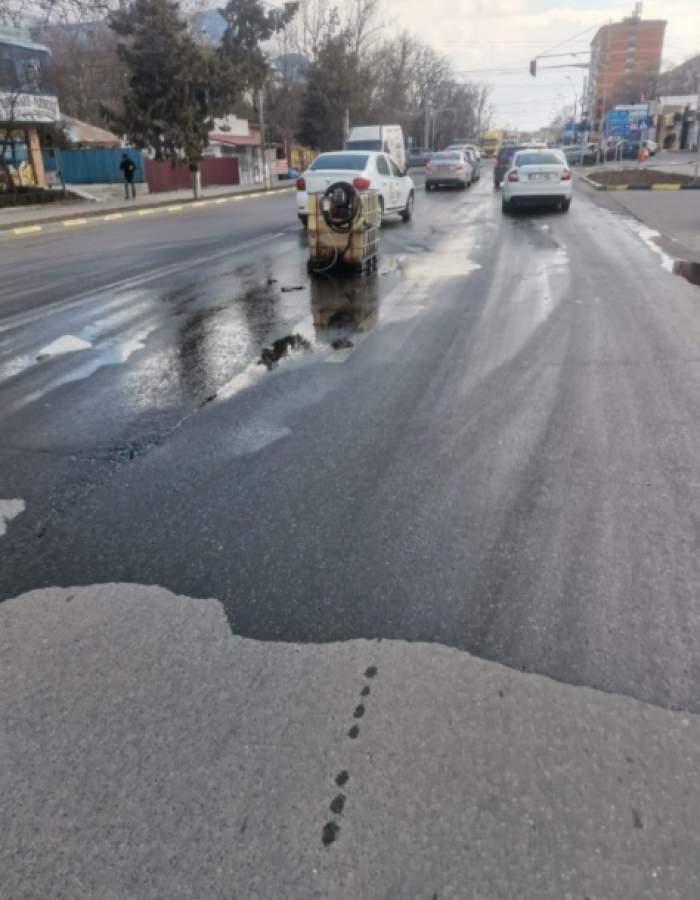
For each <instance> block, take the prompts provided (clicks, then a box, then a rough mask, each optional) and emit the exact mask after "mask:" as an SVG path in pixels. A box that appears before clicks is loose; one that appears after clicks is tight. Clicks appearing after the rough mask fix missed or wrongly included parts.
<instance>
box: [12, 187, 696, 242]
mask: <svg viewBox="0 0 700 900" xmlns="http://www.w3.org/2000/svg"><path fill="white" fill-rule="evenodd" d="M591 184H593V182H591ZM684 186H685V185H684ZM688 186H689V187H694V185H688ZM697 186H698V187H699V188H700V185H697ZM603 189H604V188H603ZM295 190H296V188H294V187H288V188H278V189H277V190H273V191H251V192H248V193H245V194H232V195H231V196H229V197H218V198H216V199H214V198H212V199H209V200H197V201H194V202H192V203H177V204H175V205H173V206H168V207H163V206H149V207H146V209H137V210H133V211H129V212H123V213H122V212H115V213H106V214H105V215H103V216H90V217H89V218H79V219H60V220H54V221H48V222H46V223H45V226H44V225H21V226H19V227H17V228H0V233H1V232H2V231H11V232H12V234H15V235H17V236H21V235H24V234H38V233H39V232H40V231H43V230H44V227H49V226H50V225H63V227H64V228H76V227H78V226H79V225H89V224H90V222H91V221H94V222H115V221H118V220H119V219H126V218H129V217H130V216H151V215H153V214H154V213H157V212H158V211H159V210H161V211H163V210H164V209H166V210H167V212H181V211H184V210H186V209H202V207H205V206H210V205H211V204H212V203H229V202H234V203H235V202H237V201H241V200H250V199H252V198H253V197H270V196H272V195H274V194H289V193H291V192H292V191H295Z"/></svg>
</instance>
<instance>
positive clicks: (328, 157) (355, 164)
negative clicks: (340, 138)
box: [311, 153, 369, 172]
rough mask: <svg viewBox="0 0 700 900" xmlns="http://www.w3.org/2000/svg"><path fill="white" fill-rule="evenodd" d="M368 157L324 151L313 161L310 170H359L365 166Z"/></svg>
mask: <svg viewBox="0 0 700 900" xmlns="http://www.w3.org/2000/svg"><path fill="white" fill-rule="evenodd" d="M368 159H369V156H357V155H355V154H354V153H352V154H351V153H324V154H323V156H317V157H316V159H315V160H314V161H313V163H312V164H311V171H312V172H318V171H321V170H323V169H350V170H351V171H353V172H361V171H362V170H363V169H364V168H365V167H366V166H367V161H368Z"/></svg>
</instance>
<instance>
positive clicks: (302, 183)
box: [297, 178, 306, 191]
mask: <svg viewBox="0 0 700 900" xmlns="http://www.w3.org/2000/svg"><path fill="white" fill-rule="evenodd" d="M297 190H298V191H305V190H306V179H304V178H297Z"/></svg>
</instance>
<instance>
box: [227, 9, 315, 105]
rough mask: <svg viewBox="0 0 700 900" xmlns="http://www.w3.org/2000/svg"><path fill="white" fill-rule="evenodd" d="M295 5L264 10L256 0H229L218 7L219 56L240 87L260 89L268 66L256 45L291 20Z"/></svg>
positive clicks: (258, 45)
mask: <svg viewBox="0 0 700 900" xmlns="http://www.w3.org/2000/svg"><path fill="white" fill-rule="evenodd" d="M297 6H298V4H297V3H285V4H284V9H269V10H266V9H265V7H264V6H263V4H262V3H261V2H260V0H229V2H228V3H227V4H226V6H225V7H223V8H222V9H220V10H219V12H220V13H221V15H222V16H223V17H224V19H225V20H226V26H227V27H226V31H225V32H224V36H223V38H222V40H221V48H220V57H221V59H222V61H223V62H224V63H225V65H226V66H227V67H228V72H229V77H230V78H231V79H232V80H233V81H234V82H235V83H236V84H237V85H239V87H240V88H244V89H250V90H259V89H260V88H262V86H263V82H264V81H265V78H266V77H267V75H268V72H269V68H270V67H269V62H268V59H267V56H266V54H265V52H264V51H263V49H262V47H261V46H260V45H261V44H262V43H264V42H265V41H268V40H269V39H270V38H271V37H272V35H273V34H275V33H276V32H278V31H281V30H282V29H283V28H284V27H285V26H286V25H287V24H288V23H289V22H290V21H291V19H292V18H293V17H294V15H295V13H296V10H297Z"/></svg>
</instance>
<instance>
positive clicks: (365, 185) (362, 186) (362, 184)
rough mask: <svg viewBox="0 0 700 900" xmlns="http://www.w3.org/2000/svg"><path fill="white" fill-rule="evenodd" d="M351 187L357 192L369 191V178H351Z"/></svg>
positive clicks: (360, 176)
mask: <svg viewBox="0 0 700 900" xmlns="http://www.w3.org/2000/svg"><path fill="white" fill-rule="evenodd" d="M352 183H353V187H356V188H357V190H358V191H366V190H369V186H370V184H371V182H370V180H369V178H364V177H363V176H362V175H358V176H357V178H353V181H352Z"/></svg>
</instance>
